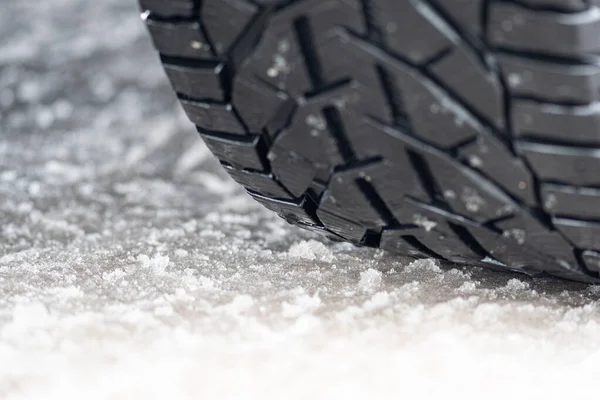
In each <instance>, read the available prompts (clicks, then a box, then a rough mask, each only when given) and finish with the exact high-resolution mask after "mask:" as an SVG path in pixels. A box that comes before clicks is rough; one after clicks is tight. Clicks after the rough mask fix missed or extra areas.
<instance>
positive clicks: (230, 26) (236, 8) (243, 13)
mask: <svg viewBox="0 0 600 400" xmlns="http://www.w3.org/2000/svg"><path fill="white" fill-rule="evenodd" d="M256 11H257V7H256V6H254V5H252V4H251V3H249V2H247V1H243V0H203V1H202V8H201V11H200V13H201V14H200V15H201V17H202V21H204V27H205V29H206V31H207V32H208V36H209V37H210V40H211V43H212V44H213V46H214V51H215V52H216V53H217V54H219V55H222V54H225V53H226V52H227V51H228V50H229V49H230V48H231V46H232V45H233V43H234V42H235V41H236V39H237V38H238V37H239V36H240V35H241V34H243V30H244V27H246V25H248V23H249V22H250V20H251V19H252V17H253V16H254V15H255V14H256Z"/></svg>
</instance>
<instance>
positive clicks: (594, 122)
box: [141, 0, 600, 283]
mask: <svg viewBox="0 0 600 400" xmlns="http://www.w3.org/2000/svg"><path fill="white" fill-rule="evenodd" d="M598 5H599V1H598V0H510V1H509V0H279V1H276V0H204V1H202V0H171V1H169V0H141V7H142V10H143V14H142V15H143V17H144V20H145V21H146V23H147V26H148V28H149V31H150V33H151V35H152V38H153V41H154V44H155V47H156V48H157V49H158V51H159V53H160V58H161V60H162V62H163V64H164V67H165V70H166V73H167V75H168V77H169V79H170V81H171V83H172V86H173V88H174V89H175V91H176V92H177V94H178V96H179V98H180V100H181V103H182V105H183V108H184V109H185V111H186V112H187V114H188V116H189V118H190V119H191V120H192V121H193V122H194V123H195V124H196V126H197V128H198V131H199V132H200V135H201V136H202V138H203V139H204V140H205V142H206V144H207V145H208V147H209V148H210V149H211V150H212V152H213V153H214V154H215V155H216V156H217V157H218V158H219V159H220V160H221V163H222V164H223V166H224V167H225V168H226V169H227V171H229V173H230V174H231V176H232V177H233V178H234V179H235V180H236V181H238V182H239V183H241V184H242V185H244V186H245V187H246V189H247V190H248V192H249V193H250V195H252V196H253V197H254V198H255V199H256V200H258V201H259V202H261V203H262V204H264V205H265V206H266V207H268V208H269V209H271V210H273V211H275V212H277V213H278V214H279V215H281V216H282V217H283V218H285V219H286V220H287V221H289V222H291V223H293V224H297V225H300V226H303V227H306V228H309V229H312V230H315V231H317V232H321V233H324V234H325V235H327V236H329V237H332V238H334V239H337V240H346V241H349V242H352V243H355V244H358V245H364V246H371V247H381V248H383V249H386V250H389V251H392V252H396V253H399V254H403V255H410V256H413V257H415V258H421V257H435V258H438V259H441V260H447V261H450V262H454V263H460V264H469V265H479V266H489V267H492V268H497V269H508V270H514V271H520V272H525V273H528V274H530V275H538V274H549V275H552V276H556V277H561V278H565V279H571V280H577V281H583V282H590V283H598V282H600V279H599V273H600V252H599V251H600V103H599V100H600V56H599V54H600V17H599V15H600V13H599V11H600V10H599V7H598Z"/></svg>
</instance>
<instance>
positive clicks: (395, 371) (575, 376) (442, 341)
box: [0, 0, 600, 400]
mask: <svg viewBox="0 0 600 400" xmlns="http://www.w3.org/2000/svg"><path fill="white" fill-rule="evenodd" d="M3 7H4V8H3V11H4V12H3V13H0V34H1V35H2V37H3V39H4V40H3V41H2V44H1V45H0V87H2V91H1V93H2V94H1V98H2V100H1V101H2V105H3V108H2V118H0V238H1V240H0V360H1V361H0V398H2V399H44V400H48V399H71V398H73V399H78V398H86V399H131V398H142V399H163V398H172V399H188V398H189V399H192V398H193V399H196V398H207V399H214V398H223V399H228V398H232V399H240V398H243V399H246V398H248V399H252V398H256V399H258V398H260V399H269V398H289V399H296V398H298V399H301V398H302V399H304V398H307V397H308V398H311V397H312V398H366V397H367V396H368V397H369V398H394V399H395V398H398V396H399V395H400V396H404V395H408V396H411V397H413V396H418V397H427V398H430V397H434V396H438V397H446V396H448V395H449V394H452V393H460V395H461V397H464V398H484V397H485V398H486V399H487V398H490V399H495V398H509V397H514V396H515V394H516V393H518V394H519V396H523V397H524V396H527V395H533V396H535V398H538V397H541V396H545V397H546V398H565V397H566V396H568V397H569V398H570V397H574V396H577V395H588V394H589V393H593V391H595V382H596V375H597V372H596V371H597V369H598V367H599V366H600V351H599V344H598V343H599V341H598V338H599V337H600V309H599V307H600V302H599V301H598V297H599V295H600V288H598V287H590V286H585V285H580V284H575V283H565V282H562V283H560V282H559V283H557V282H555V281H552V280H538V281H532V280H530V279H528V278H527V277H524V276H519V275H514V274H499V273H495V272H491V271H488V270H482V269H478V268H467V269H458V268H454V267H452V266H447V265H440V264H439V263H437V262H435V261H432V260H419V261H413V260H406V259H403V258H400V257H394V256H391V255H389V254H386V253H384V252H382V251H375V250H370V249H360V248H354V247H352V246H350V245H348V244H344V243H332V242H327V241H325V240H324V239H322V238H320V237H318V236H315V235H313V234H310V233H308V232H304V231H301V230H298V229H295V228H293V227H291V226H289V225H287V224H286V223H285V222H284V221H282V220H280V219H278V218H277V217H276V216H274V215H273V214H272V213H270V212H268V211H266V210H265V209H263V208H262V207H261V206H259V205H258V204H257V203H255V202H253V201H252V200H251V199H250V198H249V197H248V196H247V195H246V194H245V193H244V191H243V190H241V189H240V188H238V187H237V186H235V185H234V184H233V183H232V181H231V180H230V179H229V178H228V177H227V176H226V175H225V174H224V172H223V171H222V170H221V168H220V166H219V165H218V163H217V162H216V161H215V160H214V159H212V158H211V157H210V156H209V154H208V151H207V149H206V148H205V147H204V146H203V145H202V144H201V143H200V141H199V140H198V138H197V137H196V135H195V134H194V133H193V128H192V127H190V125H189V124H188V123H187V121H186V120H185V117H184V116H183V113H182V112H181V110H180V108H179V106H178V105H176V103H175V99H174V96H173V95H172V93H171V91H170V88H169V86H168V83H167V82H166V80H165V77H164V75H163V73H162V72H161V71H160V69H159V67H158V64H157V61H156V57H155V54H154V53H153V51H152V49H151V46H150V44H149V40H148V38H147V37H146V35H145V32H144V30H143V27H142V24H141V22H140V21H139V15H138V12H137V10H136V9H135V6H134V4H132V2H122V1H119V0H106V1H103V2H86V1H83V0H53V1H50V2H42V3H33V2H29V1H17V0H7V1H5V3H4V4H3ZM17 15H27V18H15V16H17ZM192 150H193V151H192ZM423 222H426V221H423Z"/></svg>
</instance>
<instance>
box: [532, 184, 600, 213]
mask: <svg viewBox="0 0 600 400" xmlns="http://www.w3.org/2000/svg"><path fill="white" fill-rule="evenodd" d="M540 194H541V196H542V202H543V203H542V204H543V205H544V210H546V212H548V213H549V214H551V215H555V216H560V217H572V218H579V219H594V220H600V189H597V188H586V187H576V186H564V185H553V184H543V185H541V190H540Z"/></svg>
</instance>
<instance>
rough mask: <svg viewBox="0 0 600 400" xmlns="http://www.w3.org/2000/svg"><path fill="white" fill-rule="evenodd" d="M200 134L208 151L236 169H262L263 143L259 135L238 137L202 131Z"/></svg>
mask: <svg viewBox="0 0 600 400" xmlns="http://www.w3.org/2000/svg"><path fill="white" fill-rule="evenodd" d="M200 136H201V137H202V139H204V142H205V143H206V146H207V147H208V148H209V149H210V151H212V152H213V154H214V155H215V156H217V158H218V159H219V160H221V161H224V162H226V163H228V164H230V165H232V166H234V167H236V168H238V169H243V168H247V169H252V170H256V171H262V170H263V169H264V167H265V164H264V160H263V158H262V155H263V154H264V149H263V147H264V144H263V142H262V140H261V138H260V136H246V137H240V139H237V137H236V138H235V139H232V138H230V137H220V136H215V135H208V134H203V133H201V134H200Z"/></svg>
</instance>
